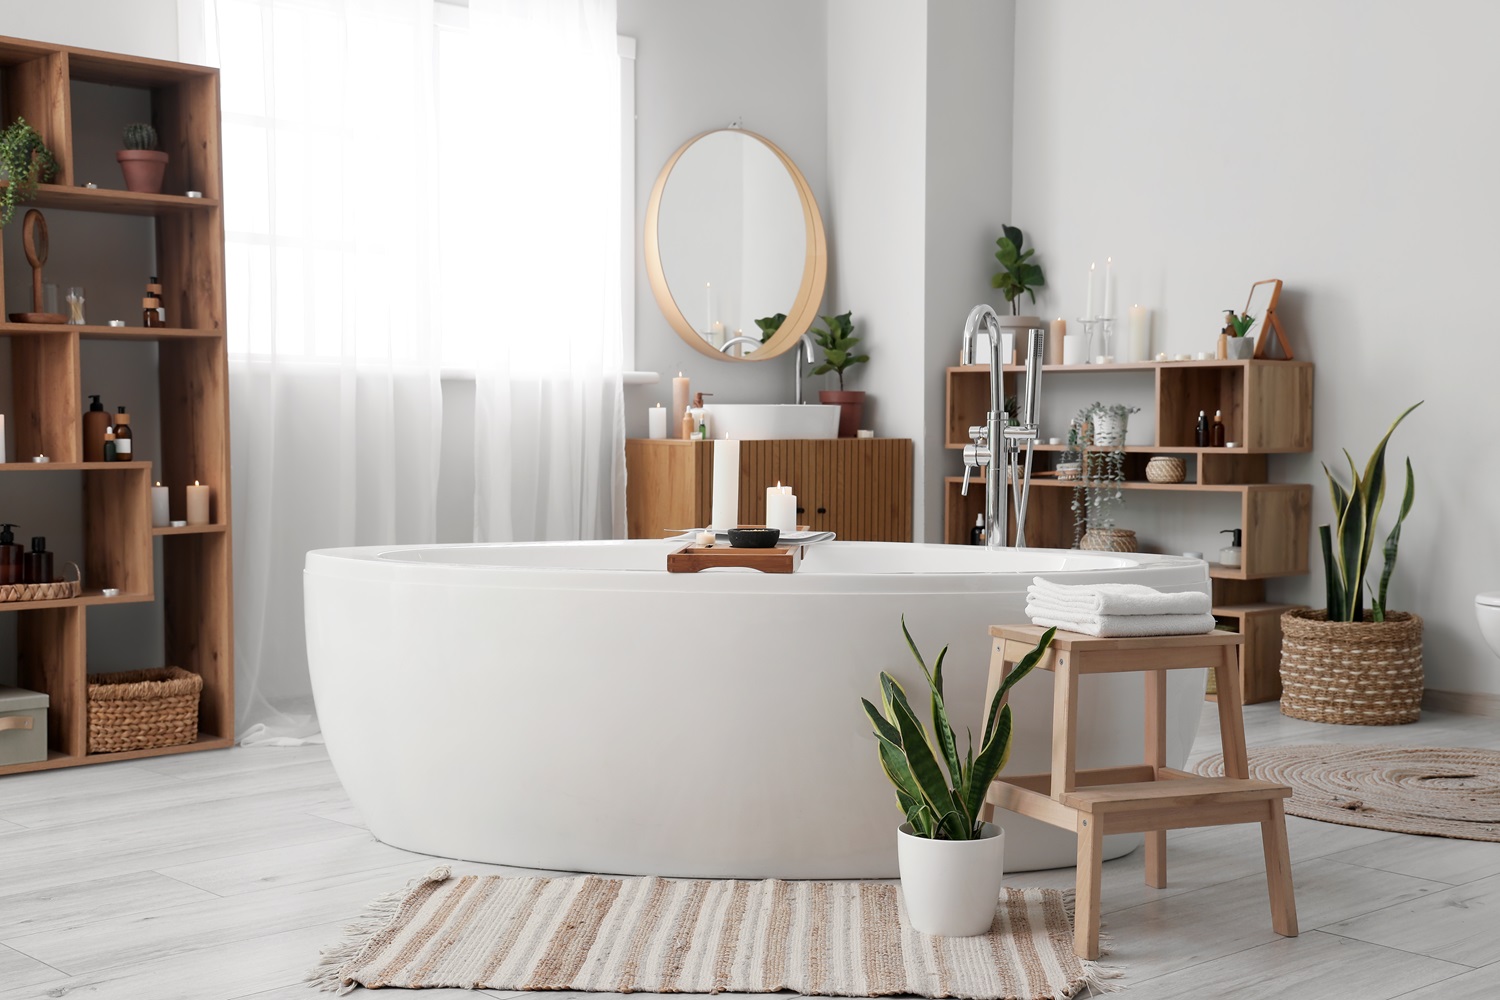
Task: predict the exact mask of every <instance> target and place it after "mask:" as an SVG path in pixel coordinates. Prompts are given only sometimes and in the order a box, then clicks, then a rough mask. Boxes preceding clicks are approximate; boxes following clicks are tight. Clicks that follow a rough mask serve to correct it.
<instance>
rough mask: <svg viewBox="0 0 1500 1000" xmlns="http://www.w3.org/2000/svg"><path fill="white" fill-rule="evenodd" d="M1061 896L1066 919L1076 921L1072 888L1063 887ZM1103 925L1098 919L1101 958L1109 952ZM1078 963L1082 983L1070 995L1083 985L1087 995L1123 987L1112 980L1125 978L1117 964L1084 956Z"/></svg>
mask: <svg viewBox="0 0 1500 1000" xmlns="http://www.w3.org/2000/svg"><path fill="white" fill-rule="evenodd" d="M1062 896H1063V910H1064V911H1065V912H1066V913H1067V914H1068V920H1069V921H1070V922H1072V921H1076V920H1077V919H1078V917H1077V914H1076V913H1075V912H1074V907H1073V903H1074V899H1073V896H1074V890H1072V889H1064V890H1063V891H1062ZM1104 926H1105V925H1104V921H1103V920H1100V921H1099V957H1100V958H1101V959H1102V958H1104V956H1106V955H1108V954H1109V943H1110V941H1109V935H1108V934H1106V933H1104ZM1078 964H1080V965H1082V966H1083V985H1082V987H1080V989H1079V990H1075V991H1074V992H1073V993H1072V994H1071V995H1072V996H1074V997H1076V996H1078V995H1079V994H1080V993H1081V991H1082V988H1083V987H1086V988H1087V989H1088V991H1089V992H1088V995H1089V996H1093V995H1095V994H1096V993H1118V992H1120V991H1121V990H1123V989H1124V988H1125V984H1124V983H1121V982H1114V980H1119V979H1124V978H1125V970H1124V969H1122V968H1120V967H1119V966H1118V965H1105V964H1104V963H1103V962H1099V961H1090V960H1089V959H1086V958H1080V959H1079V960H1078ZM1064 1000H1067V998H1064Z"/></svg>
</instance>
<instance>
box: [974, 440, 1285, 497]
mask: <svg viewBox="0 0 1500 1000" xmlns="http://www.w3.org/2000/svg"><path fill="white" fill-rule="evenodd" d="M1221 450H1222V449H1221ZM963 481H964V477H963V476H947V477H945V478H944V482H949V483H961V482H963ZM984 481H985V479H984V477H983V476H973V477H971V478H970V479H969V485H970V487H971V488H972V487H974V486H976V485H977V486H982V485H984ZM1031 485H1032V486H1033V487H1042V488H1047V489H1056V488H1058V487H1068V488H1072V487H1074V486H1078V485H1079V481H1078V480H1076V479H1058V478H1056V477H1053V476H1043V477H1039V478H1038V477H1036V476H1035V475H1033V478H1032V480H1031ZM1110 485H1111V486H1116V487H1119V488H1120V489H1122V490H1158V491H1165V492H1169V493H1172V492H1182V493H1253V492H1255V491H1257V490H1285V489H1288V488H1289V487H1295V486H1297V485H1300V484H1296V483H1292V484H1288V483H1147V482H1140V481H1135V480H1132V481H1129V482H1123V483H1111V484H1110Z"/></svg>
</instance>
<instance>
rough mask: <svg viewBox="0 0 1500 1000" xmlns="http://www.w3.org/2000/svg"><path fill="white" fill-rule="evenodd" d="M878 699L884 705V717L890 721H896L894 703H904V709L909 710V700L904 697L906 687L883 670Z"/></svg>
mask: <svg viewBox="0 0 1500 1000" xmlns="http://www.w3.org/2000/svg"><path fill="white" fill-rule="evenodd" d="M880 700H881V703H882V704H883V705H884V706H885V717H886V718H887V719H890V720H891V722H892V723H894V722H895V721H896V705H898V704H901V705H905V706H906V710H907V711H908V712H909V711H911V702H909V701H907V699H906V689H905V688H903V687H902V686H901V682H900V681H898V680H896V678H894V677H892V676H891V675H890V674H888V673H885V672H883V671H882V672H881V674H880Z"/></svg>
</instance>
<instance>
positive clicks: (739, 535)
mask: <svg viewBox="0 0 1500 1000" xmlns="http://www.w3.org/2000/svg"><path fill="white" fill-rule="evenodd" d="M780 540H781V529H780V528H730V529H729V544H730V545H732V546H734V547H735V548H737V549H769V548H773V547H775V545H776V543H777V542H778V541H780Z"/></svg>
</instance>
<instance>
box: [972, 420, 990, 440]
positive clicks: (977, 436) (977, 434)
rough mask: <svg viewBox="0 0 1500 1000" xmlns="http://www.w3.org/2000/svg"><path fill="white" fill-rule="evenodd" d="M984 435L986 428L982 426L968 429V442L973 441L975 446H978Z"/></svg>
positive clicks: (986, 431)
mask: <svg viewBox="0 0 1500 1000" xmlns="http://www.w3.org/2000/svg"><path fill="white" fill-rule="evenodd" d="M986 433H988V428H986V427H985V426H984V425H983V424H980V425H978V426H976V427H970V428H969V440H970V441H973V442H974V443H975V444H979V443H981V442H983V441H984V436H985V434H986Z"/></svg>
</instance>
